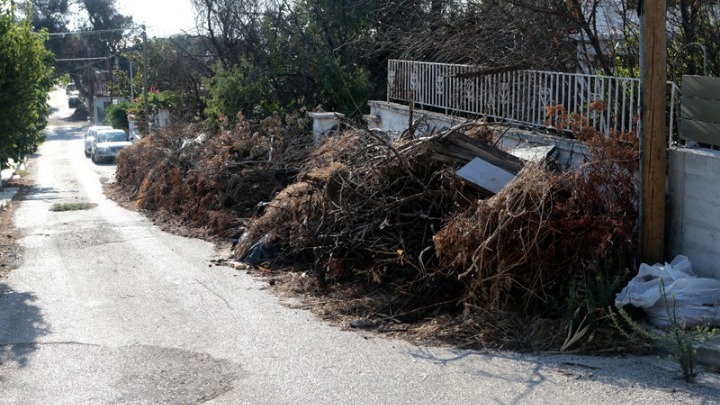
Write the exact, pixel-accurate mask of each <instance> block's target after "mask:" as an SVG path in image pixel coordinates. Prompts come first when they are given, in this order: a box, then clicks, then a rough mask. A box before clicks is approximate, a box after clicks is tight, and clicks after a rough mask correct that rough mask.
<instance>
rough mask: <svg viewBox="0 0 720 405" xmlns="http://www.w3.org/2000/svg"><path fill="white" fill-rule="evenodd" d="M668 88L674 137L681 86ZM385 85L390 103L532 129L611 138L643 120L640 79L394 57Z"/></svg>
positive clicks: (669, 83)
mask: <svg viewBox="0 0 720 405" xmlns="http://www.w3.org/2000/svg"><path fill="white" fill-rule="evenodd" d="M668 85H669V86H670V87H669V91H670V94H671V100H672V101H671V102H670V103H669V108H670V117H669V119H670V121H669V127H670V133H671V134H672V131H673V127H674V124H675V119H674V118H675V117H674V115H675V100H677V97H676V93H677V86H675V85H674V84H673V83H672V82H668ZM387 86H388V87H387V97H388V101H395V102H397V101H399V102H404V103H411V102H413V103H414V104H415V105H416V106H418V107H420V108H431V109H435V110H438V111H441V112H445V113H446V114H452V113H465V114H470V115H478V116H483V117H488V118H493V119H496V120H502V121H505V122H510V123H515V124H519V125H524V126H531V127H545V128H554V129H557V130H568V131H576V132H577V131H581V130H582V129H583V128H585V127H588V126H590V127H593V128H595V129H597V130H599V131H602V132H604V133H605V134H606V135H607V134H609V133H610V132H611V131H614V132H616V133H621V132H636V131H637V126H638V121H639V120H638V117H639V112H640V96H639V94H640V81H639V79H633V78H626V77H611V76H595V75H587V74H576V73H560V72H546V71H538V70H518V71H512V72H502V73H491V74H481V72H480V69H479V68H478V67H476V66H472V65H457V64H446V63H430V62H416V61H405V60H395V59H392V60H390V61H388V81H387ZM669 139H670V138H669Z"/></svg>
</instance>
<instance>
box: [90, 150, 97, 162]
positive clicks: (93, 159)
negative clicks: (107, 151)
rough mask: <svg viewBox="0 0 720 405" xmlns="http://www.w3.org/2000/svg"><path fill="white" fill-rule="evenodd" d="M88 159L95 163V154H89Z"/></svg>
mask: <svg viewBox="0 0 720 405" xmlns="http://www.w3.org/2000/svg"><path fill="white" fill-rule="evenodd" d="M90 160H92V162H93V163H95V164H97V156H95V154H94V153H93V154H92V155H90Z"/></svg>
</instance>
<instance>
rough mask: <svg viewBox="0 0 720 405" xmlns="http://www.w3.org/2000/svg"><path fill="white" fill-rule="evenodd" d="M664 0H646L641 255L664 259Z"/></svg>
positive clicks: (642, 73)
mask: <svg viewBox="0 0 720 405" xmlns="http://www.w3.org/2000/svg"><path fill="white" fill-rule="evenodd" d="M665 13H666V8H665V0H643V1H642V6H641V16H640V20H641V30H642V36H641V38H642V40H641V43H640V48H641V49H640V52H641V53H642V56H641V61H642V63H641V66H640V82H641V83H642V88H641V92H642V98H641V100H642V102H641V103H640V148H641V150H640V171H641V175H642V195H641V206H640V218H641V228H640V255H641V260H642V261H643V262H645V263H651V264H652V263H656V262H660V263H662V262H663V261H664V260H665V172H666V171H665V167H666V155H667V144H666V142H667V125H666V124H665V114H666V113H665V107H666V100H665V96H666V91H667V90H666V89H667V84H666V81H667V79H666V77H667V76H666V60H665V59H666V44H665V20H666V18H665Z"/></svg>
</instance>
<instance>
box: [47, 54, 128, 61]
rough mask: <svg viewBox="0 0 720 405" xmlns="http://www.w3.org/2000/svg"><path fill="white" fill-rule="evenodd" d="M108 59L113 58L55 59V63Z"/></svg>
mask: <svg viewBox="0 0 720 405" xmlns="http://www.w3.org/2000/svg"><path fill="white" fill-rule="evenodd" d="M113 56H114V55H113ZM108 58H112V56H103V57H98V58H71V59H55V62H76V61H78V62H79V61H83V60H102V59H108Z"/></svg>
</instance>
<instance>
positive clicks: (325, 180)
mask: <svg viewBox="0 0 720 405" xmlns="http://www.w3.org/2000/svg"><path fill="white" fill-rule="evenodd" d="M437 140H438V138H434V139H423V140H413V141H398V142H391V141H389V140H388V139H386V138H385V135H383V134H379V133H374V132H372V133H371V132H368V131H361V130H352V131H348V132H346V133H344V134H343V135H342V136H340V137H339V138H334V139H328V140H327V141H326V142H325V143H324V144H323V145H322V146H321V147H320V148H318V149H317V151H316V152H315V153H314V154H313V156H312V157H311V158H310V159H309V160H308V162H307V164H306V165H305V166H304V167H303V169H302V170H301V172H300V174H299V175H298V182H297V183H295V184H292V185H290V186H288V187H287V188H286V189H285V190H283V191H282V192H281V193H280V194H278V195H277V196H276V197H275V199H273V201H272V202H271V203H270V205H269V206H268V207H267V210H266V212H265V213H264V215H262V216H260V217H259V218H256V219H254V220H253V221H252V222H251V224H250V227H249V229H248V232H247V233H246V234H245V235H244V236H243V237H242V239H241V240H240V243H238V246H237V248H236V256H237V257H238V258H242V257H244V256H245V254H246V253H247V252H248V249H249V248H250V247H251V246H252V245H253V243H254V242H255V241H257V240H259V239H261V238H264V239H263V240H264V241H265V242H267V243H268V244H273V245H274V246H276V247H277V248H279V251H280V255H279V261H282V262H291V263H294V264H295V265H297V266H300V267H303V266H304V267H310V268H312V269H313V270H314V272H315V275H316V276H317V279H318V281H319V282H320V284H321V285H324V284H325V282H326V281H327V280H330V279H332V280H337V281H343V280H349V279H353V280H357V281H359V282H361V283H366V286H367V287H368V288H369V289H371V290H372V289H377V288H383V287H387V286H390V285H392V286H393V287H392V289H391V290H390V291H388V297H390V298H388V301H389V302H390V303H386V304H387V305H390V306H392V307H393V308H394V310H393V311H394V313H397V312H398V311H399V312H403V311H413V310H415V309H417V307H418V306H423V305H430V306H432V307H433V308H436V307H437V306H441V305H447V302H450V304H449V305H450V306H454V304H455V302H456V301H457V298H458V294H459V290H458V289H457V287H458V286H459V284H458V283H457V282H456V281H454V280H453V279H452V278H448V277H447V276H446V275H447V274H448V273H447V272H440V271H437V270H435V269H434V266H435V265H436V264H437V263H436V261H435V259H434V257H435V256H434V254H433V252H432V235H433V234H434V233H435V231H436V230H437V229H439V228H440V226H442V222H443V220H444V219H446V218H448V217H449V216H450V214H451V213H452V212H454V211H456V210H457V209H458V208H459V207H461V206H465V207H469V206H470V202H471V201H473V200H474V199H475V198H477V193H476V192H475V191H473V190H469V189H466V188H464V187H463V184H462V183H461V182H460V181H459V179H458V178H457V176H455V174H454V173H453V172H452V170H451V168H450V166H448V165H447V164H443V163H440V162H438V161H436V160H433V159H432V158H431V154H432V152H431V150H430V148H428V145H429V144H431V143H432V142H436V141H437ZM449 297H451V298H449Z"/></svg>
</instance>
